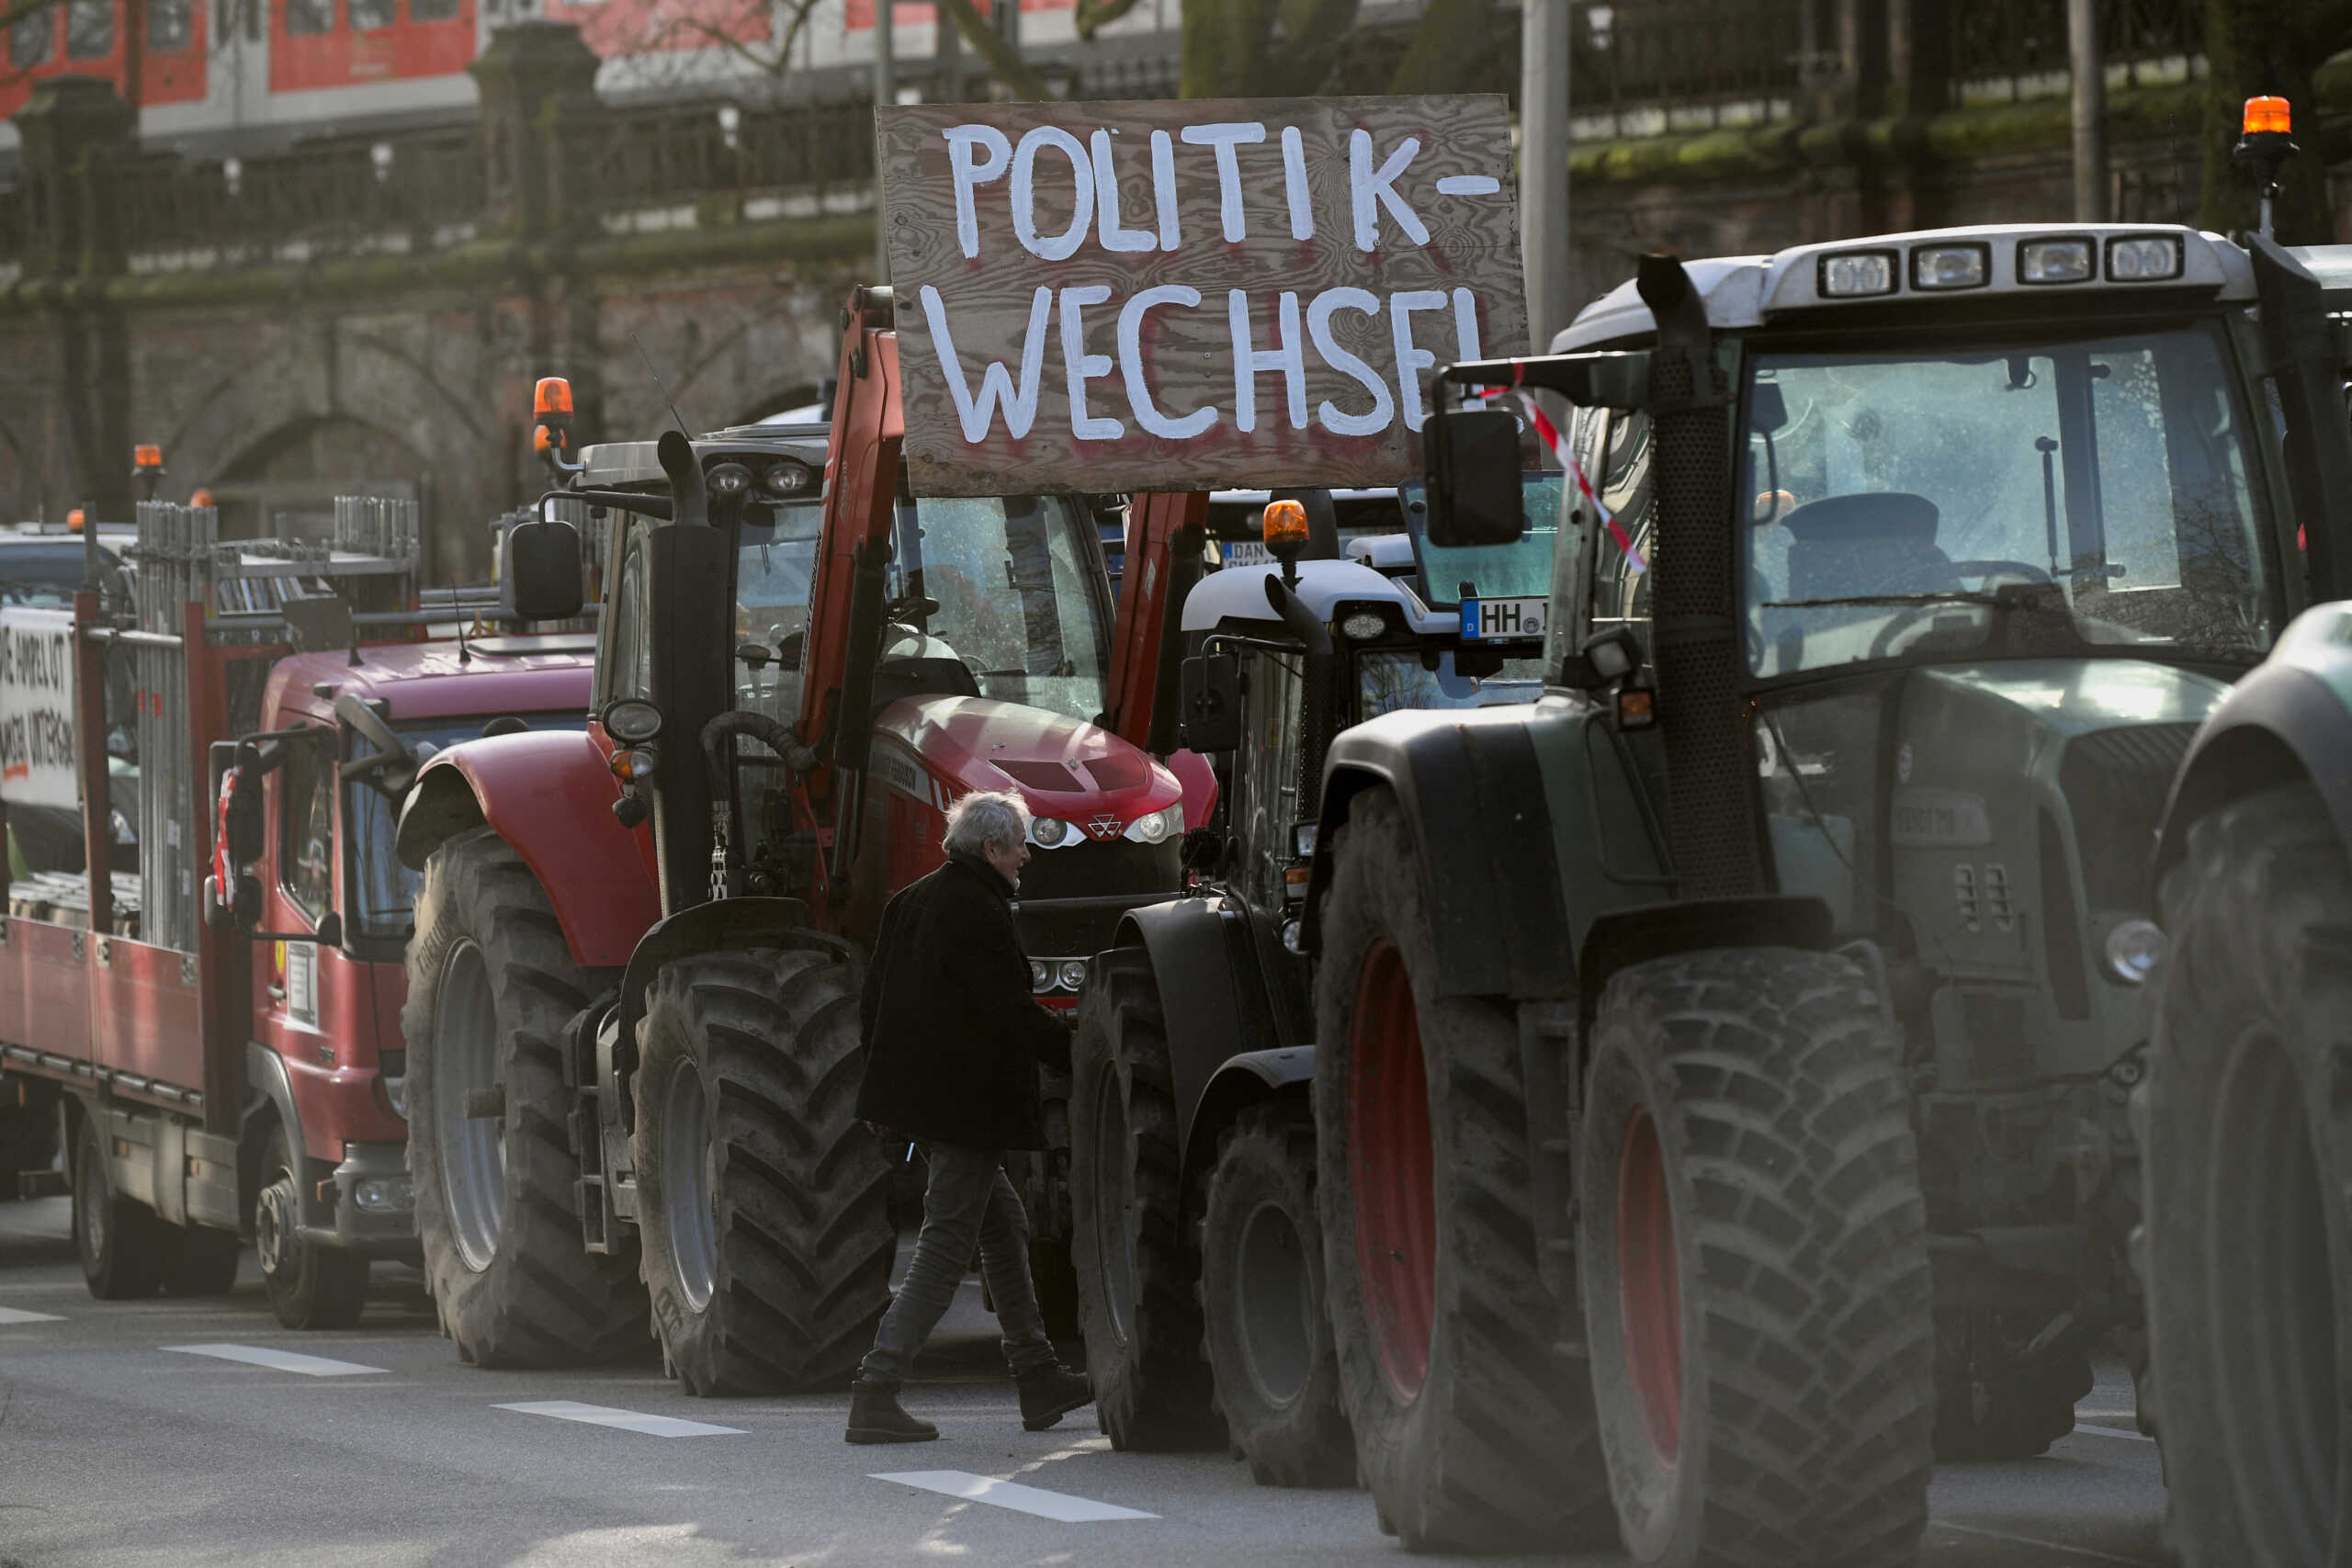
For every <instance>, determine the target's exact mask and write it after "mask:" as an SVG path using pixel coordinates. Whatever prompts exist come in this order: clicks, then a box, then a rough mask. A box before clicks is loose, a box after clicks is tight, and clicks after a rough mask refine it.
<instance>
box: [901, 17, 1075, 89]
mask: <svg viewBox="0 0 2352 1568" xmlns="http://www.w3.org/2000/svg"><path fill="white" fill-rule="evenodd" d="M1000 3H1001V4H1003V5H1009V6H1011V5H1019V4H1020V0H1000ZM938 5H939V8H940V9H941V10H942V11H944V12H945V13H946V14H947V15H948V16H950V17H955V18H956V31H957V32H959V33H962V34H963V35H964V39H965V41H966V42H967V43H969V44H970V45H971V46H972V49H973V51H975V52H976V53H978V55H979V57H980V58H981V59H982V60H985V61H987V62H988V66H989V70H990V71H992V72H994V73H996V79H997V80H998V81H999V82H1001V83H1002V84H1004V85H1005V86H1007V87H1009V88H1011V89H1012V93H1013V96H1016V97H1022V98H1030V99H1036V98H1045V97H1050V96H1052V95H1051V94H1049V93H1048V92H1046V79H1045V78H1044V77H1043V76H1040V75H1038V74H1037V71H1036V68H1035V66H1033V65H1031V64H1030V63H1029V62H1027V61H1025V60H1023V59H1022V58H1021V51H1019V50H1017V49H1014V48H1013V47H1012V45H1011V44H1009V43H1007V42H1005V41H1004V35H1003V34H1002V33H1001V32H998V31H997V30H996V29H995V28H992V27H990V26H989V22H988V18H987V17H983V16H981V15H980V13H979V12H978V10H977V9H976V8H974V6H973V5H972V0H938ZM876 9H877V10H878V9H879V6H877V7H876Z"/></svg>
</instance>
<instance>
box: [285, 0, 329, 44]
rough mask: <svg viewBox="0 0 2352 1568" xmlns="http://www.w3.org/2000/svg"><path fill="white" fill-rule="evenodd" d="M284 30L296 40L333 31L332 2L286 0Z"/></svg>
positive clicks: (324, 0)
mask: <svg viewBox="0 0 2352 1568" xmlns="http://www.w3.org/2000/svg"><path fill="white" fill-rule="evenodd" d="M286 30H287V31H288V33H289V34H291V35H293V36H294V37H296V38H304V37H308V36H310V35H312V34H315V33H331V32H333V31H334V0H286Z"/></svg>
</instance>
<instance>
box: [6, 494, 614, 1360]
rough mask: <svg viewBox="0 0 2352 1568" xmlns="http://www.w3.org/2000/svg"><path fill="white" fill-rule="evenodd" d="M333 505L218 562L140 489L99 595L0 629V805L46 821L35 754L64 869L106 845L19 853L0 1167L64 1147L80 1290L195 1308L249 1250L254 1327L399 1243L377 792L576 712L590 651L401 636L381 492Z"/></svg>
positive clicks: (305, 1307)
mask: <svg viewBox="0 0 2352 1568" xmlns="http://www.w3.org/2000/svg"><path fill="white" fill-rule="evenodd" d="M343 510H344V511H345V513H346V514H347V515H346V516H345V517H344V518H340V519H339V520H338V524H337V530H336V533H337V536H336V538H335V539H334V542H333V543H332V544H331V545H328V546H324V547H321V546H304V545H279V544H276V543H264V542H254V541H239V542H236V543H234V544H223V543H221V542H220V541H219V540H217V539H216V537H215V536H214V520H213V517H212V513H210V511H209V509H201V510H198V509H190V508H186V507H178V506H171V505H165V504H159V503H153V502H150V503H145V504H142V505H141V508H140V526H139V537H138V543H137V545H136V547H134V548H133V549H132V550H131V551H130V552H129V553H130V558H131V562H132V565H131V568H130V571H129V572H128V573H126V574H124V575H125V576H127V577H128V578H129V579H130V581H127V582H125V581H117V582H116V583H114V584H112V585H111V586H112V589H113V592H109V593H107V594H106V595H105V596H104V597H103V598H102V596H101V594H100V593H99V592H96V591H90V592H82V593H80V594H79V595H77V596H76V597H75V599H74V605H73V608H72V610H71V611H70V612H54V611H52V612H47V613H45V614H44V613H40V612H29V611H26V610H22V609H11V610H8V611H6V612H5V613H0V809H7V810H10V811H12V812H14V813H15V814H16V815H17V816H23V815H24V814H26V813H27V812H28V811H31V810H36V809H45V810H50V811H54V810H55V809H56V807H54V806H53V805H51V806H45V807H35V806H31V805H29V804H27V801H28V797H29V798H32V799H38V798H40V794H41V792H40V788H39V787H38V786H39V785H40V783H41V780H40V774H41V773H42V772H43V771H44V769H46V770H47V771H48V772H49V773H50V775H51V776H50V779H49V781H48V783H49V788H50V790H51V797H50V798H51V799H56V798H62V799H65V800H69V801H71V800H74V799H75V798H76V797H77V796H78V799H79V801H80V802H92V801H95V802H99V803H102V804H100V805H99V806H98V807H96V809H79V808H78V807H77V808H76V809H77V810H78V815H79V817H80V818H81V825H82V829H83V834H82V836H83V842H84V851H85V852H84V856H83V858H82V861H81V863H82V864H85V865H98V866H106V865H107V864H108V863H109V859H110V858H111V860H112V863H113V864H114V865H115V866H116V867H118V868H119V867H120V866H121V865H122V864H123V860H124V855H123V852H122V850H121V848H120V844H121V841H122V840H124V839H126V838H128V839H130V840H134V841H135V846H136V854H137V858H138V869H137V871H136V872H135V873H125V872H123V871H120V870H119V869H118V870H117V871H116V873H115V874H113V875H112V876H110V877H109V876H99V877H96V878H90V877H88V876H85V875H81V874H62V873H58V872H55V871H51V872H47V873H30V872H29V868H28V867H25V866H24V865H23V864H22V863H21V859H22V857H18V861H19V864H18V866H17V869H18V870H19V871H23V872H28V874H26V875H23V876H20V877H19V878H18V879H17V880H16V881H15V882H14V883H13V884H12V886H11V887H10V899H9V913H8V915H7V916H6V922H5V926H0V1106H5V1107H6V1108H8V1110H9V1111H10V1112H11V1114H10V1115H9V1116H8V1117H6V1118H0V1143H7V1142H10V1141H13V1142H15V1143H16V1144H17V1145H18V1146H17V1148H16V1149H15V1151H14V1152H13V1153H12V1151H11V1150H10V1149H9V1148H6V1147H0V1166H6V1165H11V1164H14V1165H19V1166H23V1165H31V1164H45V1163H46V1158H47V1156H48V1155H49V1152H50V1150H51V1148H52V1147H62V1150H63V1151H64V1155H65V1160H64V1165H65V1174H66V1177H67V1179H68V1180H69V1181H70V1184H71V1187H72V1190H73V1193H74V1241H75V1244H76V1247H77V1249H78V1251H79V1253H80V1257H81V1261H82V1266H83V1271H84V1273H85V1277H86V1278H87V1280H88V1281H89V1285H90V1290H91V1292H92V1293H93V1294H94V1295H96V1296H98V1297H101V1298H104V1299H119V1298H123V1297H136V1296H142V1295H148V1294H152V1293H153V1292H155V1291H157V1290H158V1289H161V1290H164V1291H167V1292H173V1293H175V1294H189V1295H195V1294H209V1293H217V1292H225V1291H227V1290H228V1289H229V1288H230V1286H231V1285H232V1283H233V1281H234V1279H235V1275H236V1269H237V1260H238V1256H239V1252H240V1248H241V1240H242V1238H243V1237H244V1236H248V1235H249V1236H251V1237H252V1239H253V1240H254V1243H255V1247H256V1250H257V1251H258V1253H259V1256H260V1262H261V1269H262V1276H263V1279H264V1281H265V1282H266V1287H267V1291H268V1295H269V1300H270V1304H271V1306H272V1308H273V1310H274V1311H275V1312H276V1314H277V1317H278V1319H279V1321H281V1322H283V1323H285V1324H286V1325H288V1326H289V1327H297V1328H323V1327H333V1326H337V1325H345V1324H348V1323H349V1322H351V1321H352V1320H353V1319H354V1318H355V1317H356V1316H357V1314H358V1313H359V1310H360V1307H361V1305H362V1304H363V1301H364V1297H365V1292H366V1286H367V1280H368V1265H369V1263H370V1261H371V1260H372V1259H374V1258H415V1257H416V1256H417V1243H416V1240H415V1235H414V1224H413V1213H412V1202H411V1199H410V1194H409V1185H408V1179H407V1172H406V1168H405V1161H406V1150H407V1142H408V1125H407V1122H406V1120H405V1111H406V1105H405V1100H404V1095H403V1089H404V1077H405V1070H406V1060H405V1052H404V1051H403V1049H402V1044H401V1034H400V1009H401V1000H402V998H403V979H402V973H401V954H402V952H403V950H404V948H405V946H406V942H407V939H408V935H409V922H410V919H411V905H412V901H413V887H414V882H415V878H414V876H413V874H412V873H410V872H409V871H408V870H406V869H405V868H404V867H402V866H401V864H400V863H399V862H398V860H397V859H396V858H395V857H394V855H393V854H392V849H391V840H392V832H393V828H394V824H395V819H396V815H397V814H396V810H395V808H394V806H393V801H394V800H395V799H396V798H397V795H398V793H399V792H400V791H401V790H403V789H405V788H406V786H407V784H408V782H409V780H410V778H411V777H413V773H414V772H415V770H416V768H418V767H419V766H421V765H422V764H423V762H424V760H426V759H427V758H429V757H430V756H431V755H432V754H433V753H434V752H435V751H436V750H439V749H440V748H442V747H445V746H448V745H451V744H454V743H455V742H457V741H458V740H460V739H472V738H476V737H479V736H481V735H482V734H484V733H490V734H502V733H506V732H509V731H512V730H515V729H526V728H579V727H580V726H581V725H582V724H583V723H584V715H585V712H586V709H587V705H588V693H589V684H590V680H591V677H592V674H593V671H594V639H593V637H574V636H560V635H558V636H543V637H489V638H482V637H475V638H471V639H469V640H467V641H463V642H458V641H417V640H414V639H415V637H417V636H418V635H419V627H420V625H421V623H422V622H423V621H424V619H425V616H424V614H423V613H422V612H421V611H420V609H419V606H418V595H417V593H416V592H415V589H414V587H413V579H414V571H415V526H414V508H413V503H379V504H374V505H364V504H362V505H353V506H348V507H345V508H344V509H343ZM481 608H484V606H469V613H473V612H475V611H478V610H480V609H481ZM449 613H450V612H449V608H448V607H447V606H446V605H445V607H444V609H443V610H442V611H441V612H440V614H442V615H447V614H449ZM383 637H398V638H400V639H401V640H389V641H388V640H376V639H379V638H383ZM44 701H46V702H48V703H50V704H51V706H50V707H49V708H48V709H47V710H46V711H41V710H40V705H41V704H42V703H43V702H44ZM44 738H46V739H45V743H44ZM126 761H129V762H130V764H131V767H130V773H131V774H132V777H131V778H130V781H129V782H130V784H133V785H134V786H135V787H134V788H133V789H132V790H131V791H130V792H129V793H130V799H129V800H126V790H125V787H124V785H125V782H126V781H125V779H124V777H123V773H124V771H125V767H124V765H125V762H126ZM66 770H70V771H71V773H72V775H73V777H72V782H71V783H70V784H61V783H60V780H59V776H58V775H60V774H61V773H63V772H64V771H66ZM110 771H111V772H112V773H113V774H114V777H113V778H112V780H111V785H112V794H111V802H110V803H109V784H110V781H109V776H108V775H109V772H110ZM12 798H13V799H14V800H15V802H16V804H15V805H13V806H10V805H8V804H6V803H7V802H8V801H9V800H10V799H12ZM126 807H128V809H126ZM14 837H15V836H14V835H11V838H12V841H13V840H14ZM52 1139H53V1140H54V1142H53V1143H52V1141H51V1140H52ZM27 1145H30V1146H29V1148H28V1146H27ZM39 1179H40V1177H39V1175H38V1174H37V1173H36V1174H34V1175H32V1176H30V1177H28V1183H27V1184H28V1187H29V1186H30V1185H32V1184H33V1182H35V1181H37V1180H39Z"/></svg>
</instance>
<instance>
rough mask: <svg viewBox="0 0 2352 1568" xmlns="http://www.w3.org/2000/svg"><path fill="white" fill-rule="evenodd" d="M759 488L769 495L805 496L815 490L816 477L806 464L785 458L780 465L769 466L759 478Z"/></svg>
mask: <svg viewBox="0 0 2352 1568" xmlns="http://www.w3.org/2000/svg"><path fill="white" fill-rule="evenodd" d="M760 488H761V489H762V490H763V491H767V492H768V493H769V494H770V495H781V496H786V497H791V496H799V495H807V494H808V493H809V491H812V490H815V489H816V488H817V476H816V474H815V473H813V472H811V471H810V469H809V465H808V464H806V463H797V462H795V461H793V460H792V459H791V458H789V457H787V458H786V459H785V460H784V461H783V462H781V463H775V464H772V465H770V466H769V468H768V469H767V471H766V472H764V473H763V474H762V475H761V476H760Z"/></svg>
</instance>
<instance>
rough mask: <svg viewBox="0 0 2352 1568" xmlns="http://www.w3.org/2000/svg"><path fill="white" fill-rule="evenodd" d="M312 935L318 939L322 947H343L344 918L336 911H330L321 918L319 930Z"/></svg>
mask: <svg viewBox="0 0 2352 1568" xmlns="http://www.w3.org/2000/svg"><path fill="white" fill-rule="evenodd" d="M311 935H313V936H315V937H316V938H317V939H318V942H319V945H320V946H321V947H341V946H342V945H343V916H342V915H341V914H339V913H337V912H336V911H335V910H333V909H329V910H328V911H327V912H326V913H325V914H323V915H322V916H320V917H319V924H318V929H317V930H316V931H312V932H311Z"/></svg>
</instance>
